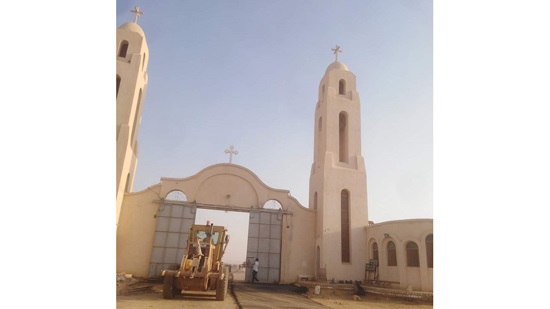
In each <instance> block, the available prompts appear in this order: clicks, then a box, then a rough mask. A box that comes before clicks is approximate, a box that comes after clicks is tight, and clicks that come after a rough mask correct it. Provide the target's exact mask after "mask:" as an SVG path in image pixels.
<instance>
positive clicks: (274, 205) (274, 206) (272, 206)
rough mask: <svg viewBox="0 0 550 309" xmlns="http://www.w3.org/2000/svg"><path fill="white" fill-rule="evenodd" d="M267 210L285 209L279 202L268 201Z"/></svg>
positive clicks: (266, 203)
mask: <svg viewBox="0 0 550 309" xmlns="http://www.w3.org/2000/svg"><path fill="white" fill-rule="evenodd" d="M263 208H265V209H283V206H282V205H281V203H279V202H278V201H277V200H268V201H267V202H265V203H264V207H263Z"/></svg>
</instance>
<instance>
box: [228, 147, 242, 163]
mask: <svg viewBox="0 0 550 309" xmlns="http://www.w3.org/2000/svg"><path fill="white" fill-rule="evenodd" d="M234 149H235V148H234V147H233V145H231V146H229V149H226V150H225V153H228V154H229V163H231V161H233V155H234V154H235V155H237V154H239V152H238V151H237V150H234Z"/></svg>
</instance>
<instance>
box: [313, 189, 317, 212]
mask: <svg viewBox="0 0 550 309" xmlns="http://www.w3.org/2000/svg"><path fill="white" fill-rule="evenodd" d="M313 209H317V192H315V195H313Z"/></svg>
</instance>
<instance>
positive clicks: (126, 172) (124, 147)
mask: <svg viewBox="0 0 550 309" xmlns="http://www.w3.org/2000/svg"><path fill="white" fill-rule="evenodd" d="M132 12H134V13H135V14H136V17H135V19H134V22H128V23H125V24H123V25H122V26H120V27H119V28H118V29H117V32H116V224H117V225H118V218H119V216H120V208H121V206H122V198H123V197H124V192H130V190H131V188H132V185H133V182H134V177H135V172H136V167H137V160H138V143H137V135H138V130H139V125H140V122H141V112H142V110H143V99H144V97H145V91H146V89H147V63H148V58H147V57H148V54H149V48H148V47H147V42H146V41H145V33H144V32H143V30H142V29H141V27H140V26H138V24H137V18H138V17H139V15H141V14H143V13H142V12H140V11H139V7H136V8H135V10H134V11H132Z"/></svg>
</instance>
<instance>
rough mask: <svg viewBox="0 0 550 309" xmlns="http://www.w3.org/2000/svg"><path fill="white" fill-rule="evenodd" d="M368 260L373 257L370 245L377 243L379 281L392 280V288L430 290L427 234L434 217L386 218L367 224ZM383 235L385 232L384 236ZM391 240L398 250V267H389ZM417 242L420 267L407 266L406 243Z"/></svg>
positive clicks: (431, 288)
mask: <svg viewBox="0 0 550 309" xmlns="http://www.w3.org/2000/svg"><path fill="white" fill-rule="evenodd" d="M365 233H366V235H367V238H368V243H367V247H368V254H369V257H368V259H369V260H370V259H372V254H373V253H372V244H373V242H376V243H377V244H378V252H379V253H378V254H379V261H380V265H379V274H380V280H383V281H395V282H399V284H393V285H392V286H393V287H395V288H400V289H406V288H407V287H408V286H412V288H413V290H416V291H433V268H428V267H427V254H426V237H427V236H428V235H430V234H432V235H433V219H411V220H398V221H388V222H382V223H378V224H373V225H369V226H367V228H366V229H365ZM384 234H388V237H385V236H384ZM389 241H393V242H394V243H395V246H396V251H397V266H388V265H387V264H388V263H387V261H388V255H387V249H386V248H387V244H388V242H389ZM409 241H414V242H415V243H416V244H417V245H418V254H419V259H420V267H407V256H406V244H407V243H408V242H409Z"/></svg>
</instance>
